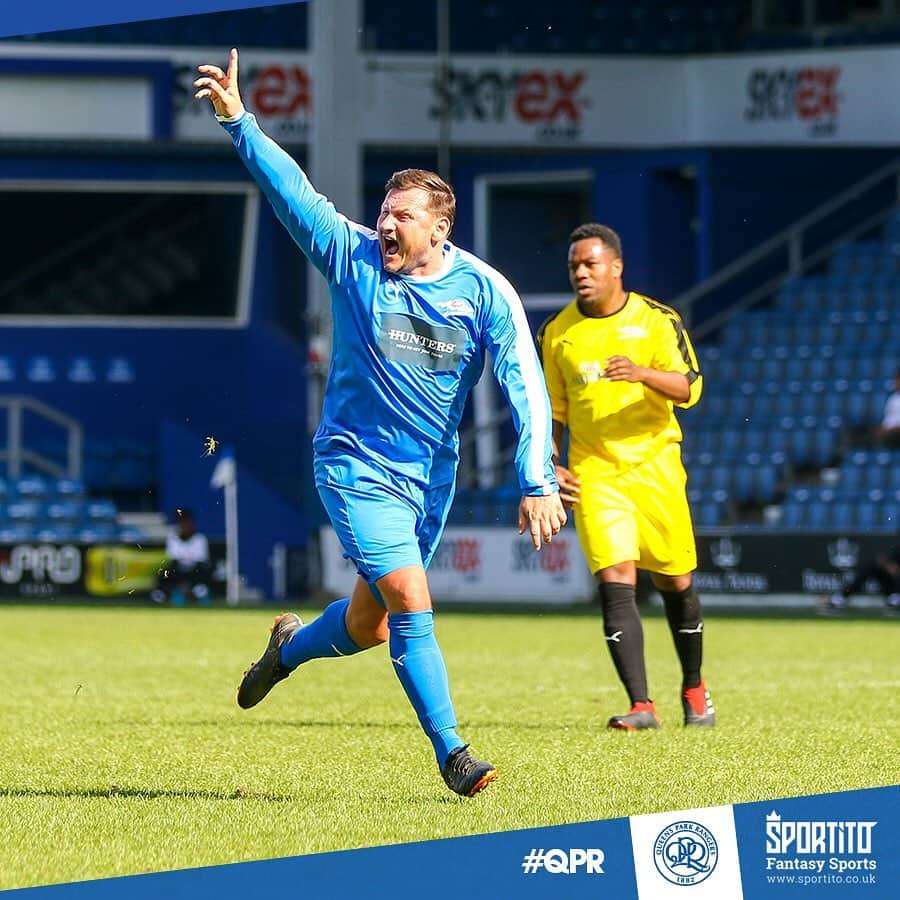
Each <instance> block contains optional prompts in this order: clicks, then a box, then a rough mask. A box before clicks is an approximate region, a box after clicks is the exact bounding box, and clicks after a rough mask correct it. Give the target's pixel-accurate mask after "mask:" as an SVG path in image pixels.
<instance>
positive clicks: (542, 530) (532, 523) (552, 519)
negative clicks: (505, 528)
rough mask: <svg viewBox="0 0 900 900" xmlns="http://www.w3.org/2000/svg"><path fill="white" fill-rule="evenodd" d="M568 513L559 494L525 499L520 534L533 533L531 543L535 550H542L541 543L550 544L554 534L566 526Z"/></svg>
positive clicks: (521, 508)
mask: <svg viewBox="0 0 900 900" xmlns="http://www.w3.org/2000/svg"><path fill="white" fill-rule="evenodd" d="M566 518H567V516H566V511H565V510H564V509H563V505H562V501H561V500H560V499H559V494H558V493H554V494H547V495H545V496H543V497H523V498H522V502H521V503H520V504H519V534H525V531H526V529H527V530H528V531H529V532H530V533H531V543H532V544H534V549H535V550H540V549H541V541H543V542H544V543H545V544H549V543H550V542H551V541H552V540H553V535H554V534H559V529H560V528H562V527H563V525H565V524H566Z"/></svg>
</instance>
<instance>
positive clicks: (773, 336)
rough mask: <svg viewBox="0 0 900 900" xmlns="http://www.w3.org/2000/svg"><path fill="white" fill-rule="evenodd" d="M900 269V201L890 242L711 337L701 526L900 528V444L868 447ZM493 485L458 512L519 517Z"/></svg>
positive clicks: (699, 493) (697, 453) (699, 441)
mask: <svg viewBox="0 0 900 900" xmlns="http://www.w3.org/2000/svg"><path fill="white" fill-rule="evenodd" d="M898 273H900V211H897V212H895V213H894V214H893V216H892V217H891V218H890V219H889V220H888V222H887V223H886V225H885V227H884V232H883V235H882V236H881V237H880V238H879V239H878V240H867V241H859V242H855V243H848V244H845V245H842V246H841V247H839V248H838V249H837V250H836V252H835V253H834V254H833V256H832V258H831V260H830V262H829V265H828V269H827V271H826V272H823V273H821V274H815V275H810V276H808V277H803V278H795V279H790V280H787V281H785V282H784V284H783V285H782V286H781V288H780V289H779V290H778V292H777V295H776V296H775V298H774V301H773V303H772V305H771V306H770V307H767V308H762V309H759V310H753V311H750V312H745V313H742V314H740V315H737V316H735V317H734V318H732V319H731V320H730V321H729V322H728V323H727V324H726V325H725V327H724V328H723V329H722V330H721V332H720V335H719V340H718V341H717V342H715V343H708V344H704V345H701V346H700V347H699V348H698V353H699V355H700V357H701V364H702V368H703V372H704V376H705V389H704V398H703V400H702V401H701V403H699V404H698V405H697V406H696V407H694V408H693V409H692V410H690V411H689V412H686V413H684V414H682V419H681V420H682V425H683V430H684V444H683V452H684V459H685V464H686V466H687V468H688V473H689V480H688V494H689V499H690V501H691V508H692V510H693V515H694V518H695V522H696V524H697V526H698V527H701V528H716V527H724V526H728V527H734V526H740V525H751V526H752V525H759V524H762V523H763V522H764V523H765V524H766V525H767V526H770V527H776V528H780V529H797V528H801V529H805V530H817V529H820V530H828V529H832V530H833V529H858V530H860V529H861V530H867V531H868V530H878V529H882V530H896V528H897V525H898V523H900V451H894V452H890V451H886V450H876V449H861V448H860V446H859V445H860V444H861V443H865V441H866V439H867V436H868V434H869V433H870V432H871V429H872V428H873V426H875V425H876V424H877V423H878V422H879V420H880V418H881V414H882V410H883V409H884V404H885V401H886V399H887V396H888V394H889V392H890V390H891V385H892V382H893V377H894V373H895V371H896V369H897V366H898V361H900V336H898V335H897V334H896V333H895V332H894V331H893V330H892V327H891V326H892V325H893V323H895V322H898V321H900V282H898V279H897V275H898ZM508 471H509V470H505V471H504V478H506V477H507V476H508ZM511 491H512V493H511ZM481 493H483V492H480V491H477V490H461V491H460V492H459V494H458V496H457V502H456V505H455V507H454V512H453V517H452V521H454V522H455V523H457V524H496V523H497V522H510V521H514V519H515V511H516V507H517V500H518V497H517V495H515V492H514V490H513V489H511V487H510V485H509V484H508V483H507V484H505V485H504V486H501V487H498V488H496V489H493V490H492V491H490V492H489V498H488V499H487V500H484V501H480V500H479V494H481Z"/></svg>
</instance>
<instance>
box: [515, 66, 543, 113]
mask: <svg viewBox="0 0 900 900" xmlns="http://www.w3.org/2000/svg"><path fill="white" fill-rule="evenodd" d="M518 89H519V91H518V93H517V94H516V113H517V114H518V116H519V118H520V119H522V121H523V122H536V121H540V120H541V119H546V118H547V112H546V102H547V93H548V92H547V76H546V75H544V74H543V73H542V72H526V73H525V74H524V75H522V76H521V78H520V79H519V84H518Z"/></svg>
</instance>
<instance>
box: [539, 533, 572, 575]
mask: <svg viewBox="0 0 900 900" xmlns="http://www.w3.org/2000/svg"><path fill="white" fill-rule="evenodd" d="M541 568H542V569H543V570H544V571H545V572H566V571H568V568H569V544H568V542H567V541H561V540H559V538H557V539H556V540H555V541H554V542H553V543H552V544H544V546H543V547H541Z"/></svg>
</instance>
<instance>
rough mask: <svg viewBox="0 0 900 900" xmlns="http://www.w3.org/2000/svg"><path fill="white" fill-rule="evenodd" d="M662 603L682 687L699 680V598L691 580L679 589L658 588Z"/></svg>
mask: <svg viewBox="0 0 900 900" xmlns="http://www.w3.org/2000/svg"><path fill="white" fill-rule="evenodd" d="M660 593H661V594H662V598H663V603H665V605H666V618H667V619H668V620H669V629H670V630H671V632H672V639H673V640H674V641H675V650H676V652H677V653H678V659H679V660H680V661H681V672H682V678H683V681H684V686H685V687H686V688H692V687H697V685H698V684H700V666H701V664H702V662H703V613H702V611H701V609H700V598H699V597H698V596H697V591H696V590H694V586H693V584H692V585H691V586H690V587H689V588H687V589H686V590H683V591H660Z"/></svg>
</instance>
